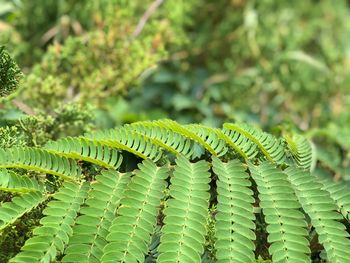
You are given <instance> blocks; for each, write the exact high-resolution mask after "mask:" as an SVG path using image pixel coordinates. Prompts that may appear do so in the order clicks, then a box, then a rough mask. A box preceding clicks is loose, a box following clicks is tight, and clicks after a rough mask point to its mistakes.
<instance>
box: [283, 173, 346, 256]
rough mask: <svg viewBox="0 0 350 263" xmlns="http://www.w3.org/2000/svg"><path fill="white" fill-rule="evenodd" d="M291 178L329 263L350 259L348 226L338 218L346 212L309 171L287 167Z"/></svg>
mask: <svg viewBox="0 0 350 263" xmlns="http://www.w3.org/2000/svg"><path fill="white" fill-rule="evenodd" d="M285 173H286V174H287V175H288V179H289V181H290V182H291V184H292V185H293V188H294V189H295V193H296V195H297V197H298V200H299V202H300V203H301V205H302V207H303V209H304V211H305V212H306V213H307V214H308V215H309V217H310V219H311V223H312V225H313V226H314V227H315V229H316V232H317V234H318V240H319V242H320V243H321V244H322V245H323V247H324V248H325V250H326V253H327V258H328V261H329V262H339V263H341V262H344V263H346V262H349V258H350V240H349V239H348V236H349V234H348V233H347V232H346V230H345V226H344V225H343V224H341V223H340V222H338V221H337V220H340V219H342V218H343V217H342V215H341V214H340V213H338V212H336V210H337V207H336V205H335V204H334V201H333V200H332V198H331V197H330V195H329V193H328V192H327V191H326V190H323V189H322V187H323V185H322V184H321V183H320V182H318V180H317V178H316V177H315V176H313V175H311V174H310V173H309V172H307V171H302V170H300V169H297V168H295V167H289V168H287V169H286V170H285Z"/></svg>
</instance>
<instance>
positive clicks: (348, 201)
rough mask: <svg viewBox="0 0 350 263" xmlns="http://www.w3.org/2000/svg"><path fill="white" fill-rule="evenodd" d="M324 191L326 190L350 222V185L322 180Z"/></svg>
mask: <svg viewBox="0 0 350 263" xmlns="http://www.w3.org/2000/svg"><path fill="white" fill-rule="evenodd" d="M321 183H322V184H323V187H322V189H324V190H326V191H327V192H328V193H329V194H330V196H331V198H332V199H333V200H334V201H335V203H336V205H337V206H338V210H339V211H340V212H341V213H342V214H343V216H344V217H345V218H346V219H347V220H350V191H349V189H350V184H349V183H348V182H344V181H343V182H334V181H331V180H329V179H326V180H322V181H321Z"/></svg>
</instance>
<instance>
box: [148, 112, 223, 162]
mask: <svg viewBox="0 0 350 263" xmlns="http://www.w3.org/2000/svg"><path fill="white" fill-rule="evenodd" d="M143 123H144V124H147V125H150V126H155V127H161V128H164V129H168V130H170V131H173V132H174V133H177V134H180V135H182V136H184V137H186V138H188V139H191V140H193V141H195V142H196V143H198V144H199V145H200V146H202V147H204V149H206V150H207V151H208V152H209V153H211V154H212V155H214V156H217V155H218V153H217V152H216V151H215V149H214V148H213V147H212V145H210V144H209V143H208V142H206V141H205V140H203V139H202V138H201V137H200V136H198V135H197V134H196V133H194V132H192V131H190V130H188V129H186V128H185V126H182V125H180V124H179V123H177V122H176V121H173V120H169V119H163V120H157V121H152V122H151V121H149V122H141V124H143Z"/></svg>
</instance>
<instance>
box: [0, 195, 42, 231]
mask: <svg viewBox="0 0 350 263" xmlns="http://www.w3.org/2000/svg"><path fill="white" fill-rule="evenodd" d="M45 199H46V197H45V196H44V195H43V194H42V193H41V192H40V191H35V192H29V193H25V194H22V195H20V196H16V197H13V198H12V200H11V202H6V203H3V204H2V205H1V207H0V230H2V229H4V228H6V227H7V226H9V225H11V224H13V223H14V222H15V221H16V220H17V219H19V218H21V217H22V216H23V215H24V214H25V213H28V212H30V211H31V210H32V209H34V208H35V207H37V206H38V205H39V204H41V203H42V202H44V201H45Z"/></svg>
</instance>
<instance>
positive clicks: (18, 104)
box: [12, 99, 35, 115]
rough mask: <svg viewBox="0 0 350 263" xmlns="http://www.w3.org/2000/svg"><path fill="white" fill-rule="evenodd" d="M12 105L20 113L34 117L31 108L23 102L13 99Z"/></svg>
mask: <svg viewBox="0 0 350 263" xmlns="http://www.w3.org/2000/svg"><path fill="white" fill-rule="evenodd" d="M12 103H13V105H15V106H16V107H17V108H18V109H19V110H21V111H22V112H24V113H26V114H28V115H35V112H34V110H33V109H32V108H31V107H29V106H28V105H27V104H25V103H24V102H23V101H21V100H18V99H13V100H12Z"/></svg>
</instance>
